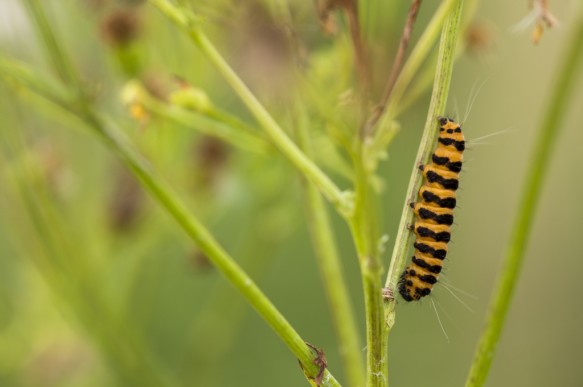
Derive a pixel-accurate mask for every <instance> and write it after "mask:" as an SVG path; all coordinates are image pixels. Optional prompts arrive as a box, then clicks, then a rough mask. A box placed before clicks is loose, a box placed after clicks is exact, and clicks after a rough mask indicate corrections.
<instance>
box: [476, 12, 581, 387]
mask: <svg viewBox="0 0 583 387" xmlns="http://www.w3.org/2000/svg"><path fill="white" fill-rule="evenodd" d="M581 10H582V11H583V8H581ZM574 25H576V26H577V29H576V30H575V31H574V32H573V35H572V38H571V42H570V46H569V47H568V49H567V51H566V53H565V56H564V58H563V62H562V66H561V68H560V70H559V71H558V72H557V77H558V82H556V83H555V85H556V86H555V89H554V91H553V93H552V96H551V98H549V105H548V108H547V111H546V113H545V117H544V120H543V121H542V124H541V127H540V129H539V135H538V139H537V143H536V148H535V150H534V152H533V154H532V158H531V162H530V164H529V165H530V169H529V171H528V176H527V179H526V182H525V185H524V189H523V191H522V199H521V201H520V203H521V205H520V208H519V210H518V214H517V218H516V223H515V224H514V231H513V235H512V238H511V240H510V243H509V246H508V251H507V253H506V258H505V259H504V266H503V268H502V271H501V272H500V277H499V280H498V284H497V286H496V290H495V293H494V295H493V297H492V299H491V303H490V311H489V313H488V319H487V323H486V326H485V327H484V330H483V332H482V337H481V338H480V341H479V343H478V346H477V348H476V353H475V357H474V362H473V365H472V368H471V370H470V374H469V376H468V379H467V381H466V386H468V387H479V386H482V385H484V383H485V381H486V378H487V376H488V371H489V369H490V365H491V363H492V359H493V358H494V354H495V352H496V346H497V344H498V341H499V340H500V334H501V332H502V328H503V326H504V322H505V319H506V314H507V312H508V309H509V308H510V302H511V301H512V295H513V293H514V287H515V284H516V281H517V279H518V276H519V274H520V269H521V265H522V261H523V259H524V253H525V249H526V247H527V243H528V237H529V234H530V230H531V227H532V225H533V218H534V216H535V210H536V206H537V202H538V199H539V196H540V193H541V191H542V190H541V186H542V183H543V180H544V177H545V174H546V170H547V168H548V166H549V161H550V158H551V154H552V150H553V145H554V143H555V142H556V140H557V137H558V133H559V129H561V124H562V122H563V120H564V118H565V116H566V114H565V113H566V112H567V108H568V107H569V103H570V102H572V101H573V99H571V100H569V97H570V95H571V93H572V91H573V88H574V86H575V85H577V83H576V79H575V78H576V76H577V75H578V73H580V72H581V62H583V13H582V14H581V15H580V17H579V20H578V23H576V24H574Z"/></svg>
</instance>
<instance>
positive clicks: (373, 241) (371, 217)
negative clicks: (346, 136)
mask: <svg viewBox="0 0 583 387" xmlns="http://www.w3.org/2000/svg"><path fill="white" fill-rule="evenodd" d="M360 145H361V148H360V149H362V144H360ZM354 165H355V176H356V195H355V198H356V199H355V210H354V216H353V217H352V218H351V219H350V230H351V232H352V237H353V238H354V244H355V246H356V251H357V254H358V260H359V263H360V272H361V277H362V285H363V292H364V303H365V313H366V348H367V352H366V354H367V356H366V369H367V383H366V385H367V386H369V387H372V386H379V387H382V386H386V385H387V383H388V381H387V373H386V371H387V370H386V366H385V365H386V357H385V353H386V351H385V350H384V348H383V347H382V343H383V335H384V329H383V313H382V310H383V304H382V297H381V271H382V264H381V262H380V258H379V251H378V243H377V241H378V238H377V232H376V228H375V226H376V219H377V215H376V211H374V210H373V206H372V202H371V192H370V186H369V181H370V180H369V177H370V175H369V173H368V172H367V169H366V168H365V165H364V154H363V153H362V152H359V153H358V154H357V155H355V162H354Z"/></svg>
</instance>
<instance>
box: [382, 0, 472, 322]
mask: <svg viewBox="0 0 583 387" xmlns="http://www.w3.org/2000/svg"><path fill="white" fill-rule="evenodd" d="M463 3H464V0H456V3H455V5H454V8H453V9H452V12H451V14H450V15H449V16H448V18H447V21H446V23H445V25H444V26H443V31H442V33H441V42H440V45H439V54H438V61H437V69H436V73H435V81H434V83H433V93H432V96H431V103H430V105H429V111H428V113H427V120H426V122H425V128H424V131H423V137H422V138H421V144H420V145H419V151H418V153H417V157H416V158H415V160H417V161H416V162H415V165H414V166H413V171H412V173H411V180H410V182H409V188H408V189H407V194H406V202H405V205H404V208H403V213H402V215H401V223H400V224H399V228H398V232H397V238H396V241H395V246H394V248H393V256H392V258H391V265H390V267H389V272H388V274H387V280H386V283H385V287H386V288H387V291H388V292H390V293H391V294H392V295H393V296H392V297H388V298H387V299H385V319H386V326H387V330H388V331H390V329H391V328H392V326H393V324H394V321H395V312H394V308H395V303H396V298H395V297H394V295H395V294H396V293H395V292H396V285H397V282H398V279H399V276H400V275H401V272H402V271H403V267H404V266H405V263H406V262H407V258H408V256H407V251H408V250H409V247H410V246H411V242H412V239H413V237H414V234H413V233H411V232H410V231H409V230H408V225H409V224H411V223H412V222H413V211H412V210H411V208H410V207H409V202H410V201H411V200H412V199H413V198H415V196H416V193H417V192H418V190H419V187H420V186H421V182H422V176H421V174H420V173H419V170H418V165H419V163H425V162H427V161H428V160H429V158H430V157H431V153H432V152H433V148H434V146H435V142H436V139H437V129H438V127H437V120H436V118H437V117H439V116H440V115H442V114H443V113H444V111H445V106H446V103H447V96H448V93H449V86H450V82H451V77H452V72H453V63H454V60H455V49H456V44H457V39H458V35H459V26H460V19H461V12H462V8H463Z"/></svg>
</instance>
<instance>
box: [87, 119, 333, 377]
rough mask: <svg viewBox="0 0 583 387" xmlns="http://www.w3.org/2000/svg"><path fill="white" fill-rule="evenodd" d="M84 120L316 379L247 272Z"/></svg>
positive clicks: (291, 332) (114, 133) (117, 142)
mask: <svg viewBox="0 0 583 387" xmlns="http://www.w3.org/2000/svg"><path fill="white" fill-rule="evenodd" d="M85 120H86V121H87V122H88V124H89V125H90V126H92V127H93V128H94V129H95V130H96V131H97V132H98V133H99V134H100V138H101V139H102V141H103V142H104V143H105V144H106V145H107V146H108V148H110V149H112V150H114V151H115V152H116V153H117V154H118V155H119V156H120V157H121V158H122V160H123V161H124V163H125V164H126V165H127V166H128V167H129V168H130V169H131V170H132V171H133V172H134V174H135V175H136V176H137V177H138V178H139V179H140V181H141V182H142V184H143V186H144V187H145V188H146V189H147V190H148V191H150V193H151V194H152V195H153V196H154V198H155V199H156V200H157V201H158V203H159V204H160V205H162V207H164V208H165V209H166V210H167V211H168V213H169V214H170V215H172V217H173V218H174V219H175V220H176V221H177V222H178V223H179V224H180V226H182V228H183V230H184V231H185V232H186V233H187V234H188V235H189V236H190V237H191V239H192V240H193V241H194V242H195V243H196V245H197V246H198V247H199V248H200V249H201V251H202V252H203V253H204V254H205V255H206V256H207V257H208V258H209V259H210V260H211V261H212V262H213V264H214V265H215V266H216V267H217V268H218V269H219V270H220V271H221V273H222V274H223V275H224V276H225V277H226V278H227V280H228V281H229V282H230V283H231V284H232V285H233V286H234V287H235V288H237V290H239V291H240V292H241V294H242V295H243V296H244V297H245V298H246V299H247V301H248V302H249V303H250V304H251V305H252V306H253V307H254V308H255V310H256V311H257V312H258V313H259V315H260V316H261V317H262V318H263V319H264V320H265V321H266V322H267V323H268V324H269V326H271V328H272V329H273V330H274V331H275V332H276V333H277V335H278V336H279V337H280V338H281V339H282V340H283V342H284V343H286V345H287V346H288V348H289V349H290V350H291V351H292V352H293V353H294V355H295V356H296V357H297V358H298V359H299V360H300V362H301V363H302V365H303V367H304V370H305V371H306V374H307V376H308V377H311V378H315V377H316V375H317V374H318V371H319V369H318V367H316V366H315V364H314V363H313V361H314V354H313V352H312V350H311V349H310V348H309V347H308V346H307V345H306V343H305V342H304V340H303V339H302V338H301V337H300V335H299V334H298V333H297V332H296V331H295V329H294V328H293V327H292V326H291V325H290V323H289V322H288V321H287V320H286V319H285V317H284V316H283V315H282V314H281V313H280V312H279V310H278V309H277V308H276V307H275V306H274V305H273V304H272V303H271V301H269V299H268V298H267V296H266V295H265V294H264V293H263V292H262V291H261V290H260V289H259V287H258V286H257V285H256V284H255V283H254V282H253V280H252V279H251V278H250V277H249V276H248V275H247V273H245V271H244V270H243V269H242V268H241V267H240V266H239V265H238V264H237V263H236V262H235V260H234V259H233V258H232V257H230V256H229V255H228V253H227V252H226V251H225V250H224V249H223V248H222V247H221V246H220V245H219V244H218V242H217V241H216V240H215V239H214V238H213V236H212V235H211V234H210V233H209V232H208V230H207V229H206V228H205V227H204V226H203V225H202V224H201V223H199V222H198V220H197V219H196V218H194V217H193V216H192V215H191V214H190V213H189V212H188V210H187V208H186V206H185V205H184V204H183V203H182V202H181V201H180V200H179V199H178V198H177V196H176V195H175V193H174V192H172V191H171V190H170V188H168V187H167V186H166V185H165V184H164V183H163V182H162V180H161V179H160V178H158V177H157V176H155V175H154V173H153V171H152V170H151V168H150V167H149V166H148V164H147V162H146V161H145V160H143V159H142V158H141V156H140V155H138V154H137V153H136V152H135V151H134V150H133V149H132V148H131V147H130V146H129V144H126V143H125V141H124V140H123V139H122V137H121V136H120V135H121V132H120V131H119V130H118V129H115V128H114V127H112V126H108V125H106V124H105V123H104V122H103V121H102V120H101V119H100V118H99V117H97V116H92V117H85ZM326 372H327V371H326ZM324 379H325V381H327V384H323V385H324V386H337V385H339V384H338V382H337V381H336V380H335V379H334V378H333V377H332V375H331V374H329V373H328V372H327V375H326V376H325V378H324Z"/></svg>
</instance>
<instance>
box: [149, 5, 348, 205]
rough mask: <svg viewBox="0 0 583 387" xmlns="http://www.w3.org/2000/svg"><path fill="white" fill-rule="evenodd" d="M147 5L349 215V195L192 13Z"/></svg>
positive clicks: (305, 174) (309, 176)
mask: <svg viewBox="0 0 583 387" xmlns="http://www.w3.org/2000/svg"><path fill="white" fill-rule="evenodd" d="M150 3H152V4H153V5H154V6H156V7H157V8H158V9H159V10H160V11H162V12H163V13H164V14H165V15H166V16H167V17H169V18H170V19H171V20H172V21H173V22H174V23H176V24H177V25H178V26H179V27H180V28H182V29H184V30H185V31H186V32H187V34H188V35H189V36H190V38H191V39H192V41H193V42H194V43H195V44H196V45H197V46H198V48H199V49H200V50H201V51H202V52H203V54H204V55H205V56H206V57H207V59H208V60H209V61H210V62H211V63H212V64H213V65H214V66H215V68H216V69H217V71H218V72H219V73H220V74H221V75H222V76H223V78H225V81H226V82H227V83H228V84H229V86H231V88H232V89H233V90H234V91H235V93H237V95H238V96H239V98H241V101H243V103H244V104H245V105H246V106H247V108H248V109H249V111H250V112H251V113H252V114H253V115H254V116H255V119H256V120H257V122H259V124H260V125H261V126H262V127H263V129H264V130H265V132H266V133H267V134H268V136H269V137H270V138H271V140H272V141H273V143H274V145H275V146H276V147H277V148H278V149H279V150H280V151H281V152H282V153H283V154H284V155H285V156H286V157H287V158H288V159H289V161H290V162H291V163H292V164H293V165H294V166H295V167H296V168H298V169H299V170H300V172H301V173H302V174H303V175H304V176H306V178H307V179H308V180H310V181H311V182H312V183H313V184H315V185H316V187H318V189H319V190H320V191H321V192H322V194H323V195H324V196H325V197H326V198H327V199H328V200H329V201H330V202H331V203H332V204H333V205H334V207H335V208H336V209H337V210H338V211H339V212H340V213H341V214H342V215H344V216H349V215H350V214H351V212H352V207H353V206H352V200H351V196H350V195H347V194H346V193H344V192H342V191H341V190H340V189H339V188H338V187H337V186H336V185H335V184H334V182H332V180H330V178H329V177H328V176H327V175H326V174H325V173H324V172H322V170H321V169H320V168H318V166H316V164H314V162H313V161H312V160H310V159H309V158H308V157H306V155H305V154H304V153H303V152H302V151H301V150H300V149H299V148H298V147H297V146H296V144H294V142H293V141H292V140H291V139H290V138H289V137H288V136H287V135H286V134H285V132H284V130H283V129H282V128H281V127H280V126H279V125H278V124H277V122H276V121H275V120H274V119H273V117H272V116H271V115H270V114H269V113H268V112H267V110H266V109H265V107H264V106H263V105H262V104H261V102H259V101H258V100H257V98H256V97H255V95H254V94H253V93H252V92H251V91H250V90H249V88H248V87H247V86H246V85H245V83H243V81H242V80H241V79H240V78H239V77H238V76H237V74H236V73H235V72H234V71H233V69H231V67H230V66H229V64H228V63H227V62H226V61H225V59H224V58H223V57H222V56H221V54H220V53H219V52H218V51H217V50H216V48H215V47H214V46H213V44H212V43H211V42H210V41H209V40H208V38H207V37H206V35H205V34H204V33H203V32H202V30H201V28H200V26H199V23H200V22H199V21H198V20H197V19H196V18H195V17H194V16H193V15H192V14H190V13H187V12H186V11H184V10H182V9H180V8H178V7H176V6H175V5H173V4H172V3H170V2H169V1H168V0H150Z"/></svg>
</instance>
